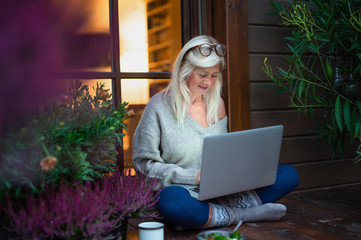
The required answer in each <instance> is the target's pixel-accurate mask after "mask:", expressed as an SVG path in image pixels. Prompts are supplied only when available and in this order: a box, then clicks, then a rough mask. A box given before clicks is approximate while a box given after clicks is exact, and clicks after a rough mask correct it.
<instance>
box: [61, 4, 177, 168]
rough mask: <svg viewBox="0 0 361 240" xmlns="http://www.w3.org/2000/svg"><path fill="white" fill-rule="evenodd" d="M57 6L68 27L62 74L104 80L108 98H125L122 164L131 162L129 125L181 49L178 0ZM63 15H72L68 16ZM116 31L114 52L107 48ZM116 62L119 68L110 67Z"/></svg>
mask: <svg viewBox="0 0 361 240" xmlns="http://www.w3.org/2000/svg"><path fill="white" fill-rule="evenodd" d="M116 2H118V7H114V5H115V3H116ZM63 11H64V21H65V22H66V23H67V24H66V28H67V32H68V34H67V35H66V36H65V40H66V41H65V44H64V60H63V63H64V66H63V69H64V72H65V75H64V77H63V78H66V79H76V78H77V77H78V78H80V79H83V80H81V81H82V83H83V84H87V85H88V86H89V89H90V91H92V90H93V86H95V87H96V84H97V83H104V84H105V88H106V89H109V91H110V92H112V93H113V98H115V99H116V100H117V99H120V98H121V101H125V102H128V103H129V105H128V108H129V110H132V111H134V112H135V115H134V116H133V117H131V118H129V119H128V120H127V122H126V124H127V129H128V132H125V134H126V135H125V137H124V139H123V140H124V143H123V150H124V166H125V167H132V161H131V159H132V137H133V134H134V131H135V128H136V126H137V124H138V122H139V119H140V117H141V114H142V112H143V109H144V108H145V105H146V104H147V103H148V101H149V99H150V97H152V96H153V95H154V94H155V93H157V92H159V91H161V90H162V89H164V88H165V87H166V86H167V84H168V82H169V79H168V78H169V76H170V73H169V72H170V70H171V65H172V63H173V61H174V60H175V58H176V56H177V54H178V52H179V51H180V49H181V43H182V39H181V4H180V0H131V1H129V0H118V1H112V0H110V1H104V0H92V1H88V0H74V1H72V2H71V3H69V6H68V8H66V9H65V8H64V10H63ZM69 15H72V16H75V17H76V19H77V20H78V21H69V19H70V18H69ZM114 16H117V17H118V19H115V18H114ZM112 21H117V22H118V23H119V28H117V26H116V24H115V23H116V22H115V23H114V22H112ZM117 31H119V32H117ZM117 36H119V52H117V51H113V52H111V44H112V43H114V42H117V40H118V39H117ZM115 50H116V49H115ZM117 62H119V64H120V66H119V69H120V71H119V72H116V71H117V70H114V69H118V68H117V66H115V67H114V68H113V69H112V68H111V66H112V64H115V63H117ZM113 66H114V65H113ZM84 79H87V80H84ZM64 82H65V83H68V80H64ZM115 94H117V95H115Z"/></svg>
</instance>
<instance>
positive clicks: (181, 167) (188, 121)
mask: <svg viewBox="0 0 361 240" xmlns="http://www.w3.org/2000/svg"><path fill="white" fill-rule="evenodd" d="M226 132H227V117H225V118H223V119H221V120H220V121H218V122H216V123H215V124H213V125H211V126H209V127H207V128H203V127H202V126H201V125H200V124H198V122H196V121H195V120H194V119H193V118H192V117H191V116H190V115H188V114H186V117H185V119H184V124H183V125H182V126H178V124H177V121H176V118H175V116H174V113H173V111H172V108H171V106H170V101H169V99H166V98H164V96H163V92H161V93H158V94H156V95H154V96H153V97H152V98H151V99H150V101H149V103H148V104H147V106H146V108H145V110H144V113H143V115H142V118H141V120H140V122H139V124H138V127H137V129H136V131H135V134H134V138H133V164H134V167H135V169H136V170H137V171H139V172H141V173H143V174H145V175H147V176H148V177H151V178H157V179H159V180H160V186H159V187H161V186H167V185H170V184H172V183H178V184H195V181H196V175H197V172H198V171H199V170H200V166H201V159H202V149H203V139H204V137H205V136H208V135H214V134H221V133H226Z"/></svg>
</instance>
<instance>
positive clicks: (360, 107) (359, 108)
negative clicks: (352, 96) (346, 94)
mask: <svg viewBox="0 0 361 240" xmlns="http://www.w3.org/2000/svg"><path fill="white" fill-rule="evenodd" d="M356 105H357V107H358V111H359V113H360V114H361V101H359V100H357V101H356Z"/></svg>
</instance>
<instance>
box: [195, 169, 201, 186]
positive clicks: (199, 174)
mask: <svg viewBox="0 0 361 240" xmlns="http://www.w3.org/2000/svg"><path fill="white" fill-rule="evenodd" d="M200 182H201V171H198V172H197V176H196V185H199V183H200Z"/></svg>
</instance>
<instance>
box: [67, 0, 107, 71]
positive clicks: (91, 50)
mask: <svg viewBox="0 0 361 240" xmlns="http://www.w3.org/2000/svg"><path fill="white" fill-rule="evenodd" d="M61 11H63V18H64V20H63V21H64V23H65V25H64V27H65V28H66V29H65V30H66V32H67V34H66V36H64V58H63V70H65V71H84V70H87V71H110V70H111V67H110V34H109V1H104V0H92V1H89V0H75V1H70V2H67V4H66V7H65V8H62V9H61Z"/></svg>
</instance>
